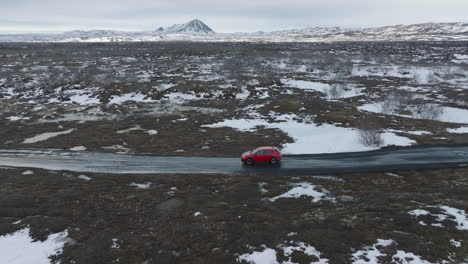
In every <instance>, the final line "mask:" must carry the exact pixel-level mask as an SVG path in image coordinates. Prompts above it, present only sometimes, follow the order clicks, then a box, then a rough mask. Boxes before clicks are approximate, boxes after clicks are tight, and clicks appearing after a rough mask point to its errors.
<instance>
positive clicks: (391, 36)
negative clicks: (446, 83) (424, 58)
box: [0, 19, 468, 42]
mask: <svg viewBox="0 0 468 264" xmlns="http://www.w3.org/2000/svg"><path fill="white" fill-rule="evenodd" d="M171 40H178V41H218V42H219V41H233V42H236V41H250V42H320V41H325V42H331V41H454V40H463V41H468V23H424V24H413V25H395V26H386V27H376V28H341V27H310V28H304V29H294V30H282V31H273V32H255V33H232V34H231V33H229V34H227V33H215V32H214V31H213V30H212V29H211V28H210V27H209V26H207V25H206V24H205V23H203V22H202V21H200V20H198V19H195V20H192V21H190V22H187V23H185V24H181V25H173V26H171V27H168V28H162V27H160V28H158V29H157V30H155V31H151V32H125V31H109V30H92V31H80V30H77V31H70V32H65V33H62V34H22V35H20V34H18V35H0V42H135V41H171Z"/></svg>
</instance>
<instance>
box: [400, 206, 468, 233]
mask: <svg viewBox="0 0 468 264" xmlns="http://www.w3.org/2000/svg"><path fill="white" fill-rule="evenodd" d="M428 208H438V209H440V210H441V211H442V212H441V213H439V214H436V213H431V212H429V211H428V210H422V209H416V210H413V211H410V212H408V214H410V215H413V216H416V218H418V217H420V216H430V217H431V218H432V220H433V222H435V223H433V224H432V226H435V227H444V226H443V225H442V223H443V222H444V221H451V222H454V223H455V224H456V228H457V229H458V230H468V215H467V214H466V213H465V211H464V210H460V209H457V208H453V207H450V206H446V205H441V206H428ZM419 224H420V225H424V226H426V225H429V223H426V222H424V221H419Z"/></svg>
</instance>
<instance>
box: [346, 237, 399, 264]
mask: <svg viewBox="0 0 468 264" xmlns="http://www.w3.org/2000/svg"><path fill="white" fill-rule="evenodd" d="M394 243H395V241H393V240H384V239H377V243H375V244H373V245H372V246H370V247H365V248H363V249H361V250H359V251H357V252H356V253H354V254H353V255H352V261H353V264H375V263H379V257H383V256H386V254H384V253H382V252H380V248H382V247H388V246H391V245H392V244H394Z"/></svg>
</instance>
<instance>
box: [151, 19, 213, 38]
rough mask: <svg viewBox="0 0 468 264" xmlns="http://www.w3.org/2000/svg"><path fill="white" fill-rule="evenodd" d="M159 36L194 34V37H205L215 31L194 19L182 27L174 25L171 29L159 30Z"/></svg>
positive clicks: (157, 31)
mask: <svg viewBox="0 0 468 264" xmlns="http://www.w3.org/2000/svg"><path fill="white" fill-rule="evenodd" d="M155 32H156V33H158V34H194V35H204V34H212V33H215V32H214V30H213V29H211V28H210V27H209V26H207V25H206V24H205V23H203V22H202V21H201V20H199V19H194V20H192V21H190V22H187V23H185V24H181V25H178V24H176V25H173V26H172V27H169V28H166V29H164V28H162V27H160V28H158V29H157V30H156V31H155Z"/></svg>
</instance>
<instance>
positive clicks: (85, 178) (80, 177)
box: [78, 175, 92, 181]
mask: <svg viewBox="0 0 468 264" xmlns="http://www.w3.org/2000/svg"><path fill="white" fill-rule="evenodd" d="M78 179H80V180H84V181H90V180H92V178H91V177H88V176H86V175H80V176H78Z"/></svg>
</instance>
